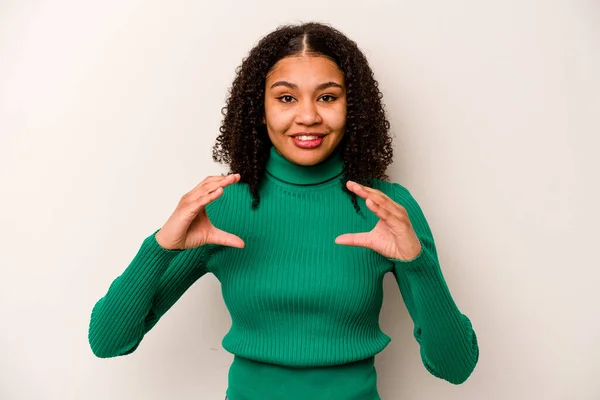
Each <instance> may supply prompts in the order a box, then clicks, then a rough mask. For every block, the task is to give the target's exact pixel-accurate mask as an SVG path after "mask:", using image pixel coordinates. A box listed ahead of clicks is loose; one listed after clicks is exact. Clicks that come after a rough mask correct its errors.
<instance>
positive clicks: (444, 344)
mask: <svg viewBox="0 0 600 400" xmlns="http://www.w3.org/2000/svg"><path fill="white" fill-rule="evenodd" d="M395 186H396V193H395V195H396V198H395V200H396V201H397V202H398V203H399V204H401V205H402V206H404V207H405V208H406V210H407V212H408V215H409V218H410V220H411V223H412V225H413V228H414V229H415V232H416V233H417V236H418V238H419V240H420V241H421V245H422V251H421V253H420V254H419V255H418V256H417V257H416V258H415V259H413V260H409V261H402V260H392V261H393V262H394V275H395V277H396V281H397V282H398V285H399V287H400V291H401V294H402V298H403V299H404V302H405V304H406V307H407V309H408V312H409V314H410V316H411V318H412V320H413V322H414V336H415V338H416V340H417V342H418V343H419V345H420V349H421V359H422V361H423V364H424V365H425V367H426V368H427V370H428V371H429V372H430V373H431V374H433V375H434V376H436V377H438V378H441V379H444V380H446V381H448V382H451V383H453V384H461V383H463V382H464V381H466V380H467V378H468V377H469V376H470V375H471V373H472V372H473V370H474V369H475V365H476V364H477V361H478V359H479V346H478V343H477V336H476V334H475V331H474V330H473V327H472V325H471V321H470V320H469V318H467V316H466V315H464V314H462V313H461V312H460V310H459V309H458V307H457V305H456V304H455V302H454V300H453V298H452V296H451V294H450V291H449V289H448V286H447V285H446V282H445V280H444V277H443V275H442V271H441V268H440V264H439V260H438V257H437V251H436V248H435V243H434V239H433V235H432V232H431V230H430V227H429V224H428V223H427V221H426V219H425V216H424V215H423V212H422V210H421V208H420V206H419V205H418V204H417V202H416V201H415V199H414V198H413V197H412V195H411V194H410V193H409V191H408V190H406V189H405V188H403V187H402V186H400V185H395Z"/></svg>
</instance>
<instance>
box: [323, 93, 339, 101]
mask: <svg viewBox="0 0 600 400" xmlns="http://www.w3.org/2000/svg"><path fill="white" fill-rule="evenodd" d="M319 100H321V101H323V102H325V103H331V102H332V101H335V100H337V97H335V96H333V95H331V94H324V95H323V96H321V98H320V99H319Z"/></svg>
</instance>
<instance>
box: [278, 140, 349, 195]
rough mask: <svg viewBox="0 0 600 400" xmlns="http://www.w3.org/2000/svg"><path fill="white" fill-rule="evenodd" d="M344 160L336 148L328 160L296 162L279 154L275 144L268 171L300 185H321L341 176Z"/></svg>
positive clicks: (279, 178) (280, 178) (282, 179)
mask: <svg viewBox="0 0 600 400" xmlns="http://www.w3.org/2000/svg"><path fill="white" fill-rule="evenodd" d="M342 168H343V160H342V157H341V156H340V154H339V151H338V150H337V149H336V150H335V151H334V152H333V153H332V154H331V155H330V156H329V157H328V158H327V159H326V160H324V161H322V162H320V163H319V164H316V165H310V166H304V165H299V164H295V163H293V162H291V161H289V160H288V159H287V158H285V157H284V156H282V155H281V154H279V152H278V151H277V149H276V148H275V146H272V147H271V150H270V154H269V160H268V161H267V166H266V169H267V173H268V174H269V175H271V176H273V177H274V178H276V179H278V180H280V181H283V182H286V183H289V184H292V185H299V186H309V185H319V184H321V183H325V182H328V181H330V180H332V179H335V178H337V177H339V176H340V175H341V173H342Z"/></svg>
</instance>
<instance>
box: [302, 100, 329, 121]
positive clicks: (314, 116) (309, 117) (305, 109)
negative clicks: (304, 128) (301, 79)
mask: <svg viewBox="0 0 600 400" xmlns="http://www.w3.org/2000/svg"><path fill="white" fill-rule="evenodd" d="M297 110H298V112H297V113H296V123H297V124H300V125H315V124H320V123H321V122H322V121H323V120H322V118H321V115H320V114H319V109H318V108H317V105H316V104H315V103H314V102H312V101H303V102H299V104H298V109H297Z"/></svg>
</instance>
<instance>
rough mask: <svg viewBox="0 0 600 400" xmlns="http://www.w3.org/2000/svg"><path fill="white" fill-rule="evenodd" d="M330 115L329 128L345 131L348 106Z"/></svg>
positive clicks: (341, 107)
mask: <svg viewBox="0 0 600 400" xmlns="http://www.w3.org/2000/svg"><path fill="white" fill-rule="evenodd" d="M331 111H332V112H331V113H330V115H329V118H328V120H329V126H330V127H331V128H333V129H343V128H344V126H345V125H346V106H345V105H344V106H340V107H339V108H336V109H334V110H331Z"/></svg>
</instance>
